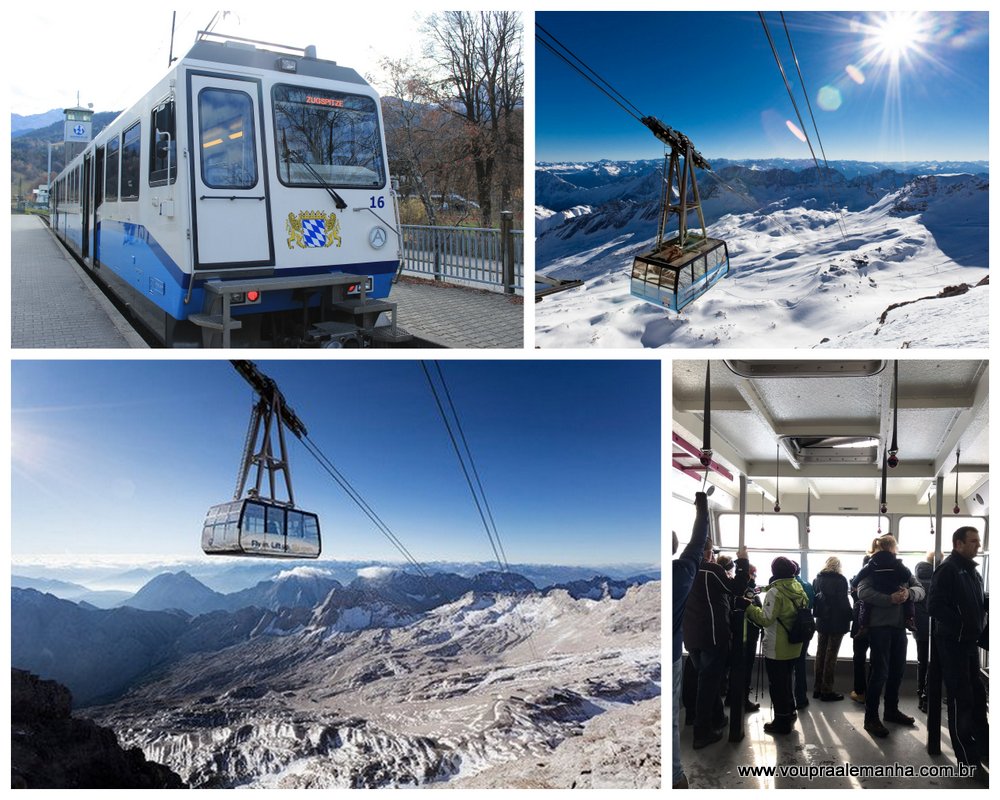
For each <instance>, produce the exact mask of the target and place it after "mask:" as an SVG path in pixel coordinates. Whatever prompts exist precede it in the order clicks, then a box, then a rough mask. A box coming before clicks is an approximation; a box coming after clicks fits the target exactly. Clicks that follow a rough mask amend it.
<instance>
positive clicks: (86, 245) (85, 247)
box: [80, 153, 94, 260]
mask: <svg viewBox="0 0 1000 800" xmlns="http://www.w3.org/2000/svg"><path fill="white" fill-rule="evenodd" d="M93 180H94V171H93V162H92V161H91V156H90V153H87V155H85V156H84V157H83V185H82V186H81V187H80V203H81V208H80V210H81V211H82V212H83V213H82V217H83V220H82V225H83V239H82V241H81V243H80V255H81V256H82V257H83V258H84V260H86V259H88V258H90V231H91V224H90V211H91V208H92V204H91V202H90V187H91V185H92V184H93Z"/></svg>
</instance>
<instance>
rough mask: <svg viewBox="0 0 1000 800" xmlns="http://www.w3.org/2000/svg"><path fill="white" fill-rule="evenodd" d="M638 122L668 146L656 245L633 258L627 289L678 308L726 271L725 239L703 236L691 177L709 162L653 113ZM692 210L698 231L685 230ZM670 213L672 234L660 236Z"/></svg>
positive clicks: (704, 229) (698, 200) (695, 182)
mask: <svg viewBox="0 0 1000 800" xmlns="http://www.w3.org/2000/svg"><path fill="white" fill-rule="evenodd" d="M641 121H642V124H643V125H645V126H646V127H647V128H649V130H650V131H652V133H653V135H654V136H655V137H656V138H657V139H659V140H660V141H661V142H663V143H664V144H665V145H667V147H669V148H670V149H669V150H668V151H667V152H666V153H664V161H663V188H662V194H661V196H660V214H659V224H658V226H657V230H656V244H655V245H654V247H653V249H652V250H650V251H648V252H646V253H641V254H640V255H637V256H636V257H635V259H634V260H633V262H632V287H631V290H632V294H633V295H634V296H635V297H639V298H641V299H643V300H648V301H650V302H653V303H657V304H658V305H661V306H664V307H666V308H669V309H671V310H672V311H680V310H681V309H682V308H684V306H686V305H687V304H688V303H690V302H691V301H692V300H694V299H696V298H697V297H700V296H701V295H702V294H704V293H705V292H707V291H708V290H709V289H710V288H711V287H712V286H713V285H714V284H715V283H716V282H717V281H719V280H721V279H722V278H724V277H725V276H726V275H727V274H728V273H729V249H728V248H727V247H726V243H725V241H723V240H722V239H714V238H712V237H710V236H709V235H708V228H707V226H706V225H705V215H704V213H703V212H702V209H701V193H700V192H699V191H698V179H697V177H696V175H695V168H698V169H701V170H704V171H705V172H709V173H710V172H711V171H712V166H711V164H709V163H708V161H706V160H705V158H704V156H702V154H701V153H699V152H698V151H697V150H696V149H695V147H694V144H693V143H692V142H691V140H690V139H689V138H688V137H687V136H685V135H684V134H683V133H681V132H680V131H677V130H674V129H673V128H671V127H669V126H667V125H664V124H663V123H662V122H661V121H660V120H659V119H657V118H656V117H643V118H642V120H641ZM675 197H676V198H677V199H676V201H675V199H674V198H675ZM692 213H693V214H695V215H697V217H698V223H699V225H700V227H701V233H700V234H698V233H695V232H692V231H689V230H688V215H689V214H692ZM671 216H676V217H677V235H676V236H674V237H673V238H671V239H666V238H665V237H666V234H667V229H668V227H669V224H670V219H671Z"/></svg>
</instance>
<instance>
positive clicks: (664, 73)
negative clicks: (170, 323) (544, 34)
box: [535, 11, 989, 161]
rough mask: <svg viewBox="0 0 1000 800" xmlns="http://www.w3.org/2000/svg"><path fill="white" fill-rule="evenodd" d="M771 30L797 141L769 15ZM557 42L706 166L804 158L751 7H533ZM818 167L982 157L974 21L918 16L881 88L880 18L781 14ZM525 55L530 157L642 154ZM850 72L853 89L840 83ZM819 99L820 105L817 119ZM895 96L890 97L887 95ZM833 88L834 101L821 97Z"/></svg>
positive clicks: (982, 30) (610, 119)
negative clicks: (531, 98)
mask: <svg viewBox="0 0 1000 800" xmlns="http://www.w3.org/2000/svg"><path fill="white" fill-rule="evenodd" d="M766 16H767V20H768V25H769V27H770V30H771V35H772V37H773V38H774V40H775V43H776V45H777V47H778V51H779V55H780V56H781V59H782V63H783V65H784V67H785V71H786V73H787V74H788V76H789V80H790V81H791V82H792V86H793V90H794V92H795V97H796V102H797V103H798V105H799V108H800V111H801V113H802V115H803V119H804V120H805V122H806V124H807V125H809V126H810V127H809V133H810V138H812V139H813V145H814V147H815V148H816V151H817V152H816V155H817V157H820V153H819V148H818V145H817V144H816V140H815V137H814V136H813V134H812V128H811V124H810V122H809V116H808V109H807V108H806V104H805V101H804V99H803V96H802V94H801V90H800V88H799V83H798V78H797V76H796V74H795V66H794V63H793V61H792V58H791V55H790V51H789V47H788V42H787V39H786V37H785V32H784V28H783V27H782V24H781V18H780V16H779V14H778V12H768V13H767V15H766ZM536 19H537V22H538V23H539V24H541V25H542V26H543V27H544V28H545V29H546V30H548V31H549V32H550V33H551V34H553V35H554V36H555V37H556V38H558V39H559V40H560V41H561V42H562V43H563V44H565V45H566V46H567V47H568V48H569V49H570V50H572V51H573V52H574V53H575V54H576V55H577V56H579V57H580V58H581V59H582V60H583V61H585V62H586V63H587V64H588V65H589V66H590V67H591V68H592V69H593V70H594V71H596V72H597V73H598V74H599V75H601V77H603V78H604V79H605V80H607V81H608V82H609V83H610V84H611V85H612V86H613V87H614V88H615V89H617V90H618V91H619V92H621V94H623V95H624V96H625V97H626V98H627V99H628V100H629V101H631V102H632V103H634V104H635V105H636V106H637V107H638V108H639V109H640V111H641V112H642V113H643V114H646V115H651V116H656V117H659V118H660V119H661V120H662V121H663V122H664V123H666V124H667V125H669V126H671V127H674V128H677V129H678V130H680V131H682V132H684V133H686V134H687V135H688V136H689V137H691V139H692V140H693V141H694V144H695V146H696V147H697V148H698V149H699V150H700V151H701V152H702V153H703V154H704V155H705V156H706V157H707V158H709V159H711V158H713V157H715V158H718V157H726V158H773V157H789V158H809V157H810V156H809V150H808V147H807V146H806V144H805V143H804V142H802V141H800V140H798V139H796V138H795V137H794V136H793V135H792V134H791V133H790V132H789V130H788V128H787V127H786V124H785V123H786V120H791V121H793V122H795V123H796V124H797V121H796V118H795V112H794V110H793V108H792V105H791V101H790V100H789V98H788V94H787V92H786V90H785V86H784V84H783V82H782V80H781V76H780V74H779V72H778V68H777V66H776V64H775V61H774V56H773V55H772V53H771V48H770V45H769V44H768V42H767V38H766V36H765V35H764V30H763V27H762V26H761V23H760V19H759V18H758V16H757V12H754V11H745V12H744V11H741V12H698V13H694V12H691V13H688V12H538V13H537V15H536ZM785 19H786V20H787V22H788V26H789V30H790V32H791V36H792V43H793V44H794V47H795V52H796V54H797V56H798V59H799V64H800V67H801V70H802V74H803V78H804V80H805V83H806V86H807V87H808V89H809V92H810V102H811V103H812V106H813V111H814V114H815V115H816V120H817V123H818V124H819V132H820V137H821V138H822V140H823V145H824V147H825V150H826V155H827V158H829V159H831V160H833V159H852V160H862V161H867V160H872V161H875V160H878V161H904V160H922V159H940V160H985V159H987V158H988V76H987V64H988V50H989V42H988V31H987V26H988V16H987V14H986V12H963V13H958V14H948V15H945V14H940V13H938V14H931V13H929V12H928V13H927V14H925V15H924V16H922V17H921V18H919V20H918V24H919V25H920V26H921V27H920V32H919V36H918V37H917V38H916V39H912V38H910V39H908V41H915V42H916V44H917V45H918V49H917V50H910V51H909V52H907V53H906V54H905V56H904V58H903V59H902V60H900V62H899V67H898V74H897V76H896V80H895V81H894V80H893V78H892V75H891V73H892V72H893V70H892V69H891V68H890V66H889V64H888V63H887V61H885V60H883V59H880V58H879V57H878V56H877V52H876V51H877V42H878V37H877V36H876V35H874V34H876V32H877V31H878V29H879V27H880V26H881V21H882V19H884V12H872V13H867V12H851V13H847V12H836V13H829V12H785ZM535 53H536V102H537V111H536V159H537V160H538V161H562V160H596V159H600V158H608V159H623V160H627V159H641V158H655V157H657V156H659V155H661V154H662V150H663V148H662V146H661V145H660V144H659V142H658V141H657V140H656V139H655V138H653V135H652V134H651V133H650V132H649V131H648V130H646V128H645V127H643V126H642V125H641V124H640V123H639V122H638V121H636V120H634V119H633V118H632V117H630V116H628V115H627V114H626V113H625V112H624V111H622V110H621V109H620V108H619V107H618V106H617V105H615V104H614V103H613V102H612V101H611V100H610V99H608V98H607V97H606V96H605V95H603V94H601V93H600V92H599V91H598V90H597V89H595V88H594V87H593V86H592V85H591V84H589V83H587V82H585V81H584V80H583V78H581V77H580V76H579V75H578V74H577V73H576V72H574V71H572V70H571V69H570V68H569V67H568V66H566V64H565V63H563V62H562V61H561V60H559V59H557V58H556V57H555V56H553V55H551V54H550V53H549V51H548V50H547V49H545V48H544V47H542V46H541V45H539V44H537V43H536V45H535ZM848 65H853V66H859V65H860V69H861V73H862V75H863V77H864V83H863V84H859V83H857V82H856V81H855V80H854V79H852V78H851V77H850V75H849V74H848V72H847V71H846V68H847V67H848ZM823 87H828V90H827V91H826V92H824V99H826V100H832V102H828V103H827V105H828V106H833V105H838V103H837V95H838V94H839V106H838V107H837V108H836V109H835V110H834V109H832V108H830V109H828V110H824V109H823V108H822V104H821V102H820V97H819V92H820V90H821V88H823ZM894 87H895V88H894ZM830 89H832V90H834V91H835V92H836V93H837V94H834V93H832V92H830V91H829V90H830Z"/></svg>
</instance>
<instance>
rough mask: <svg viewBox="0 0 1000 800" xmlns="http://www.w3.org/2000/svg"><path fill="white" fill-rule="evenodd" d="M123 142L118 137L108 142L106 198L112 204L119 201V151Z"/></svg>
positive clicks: (105, 177)
mask: <svg viewBox="0 0 1000 800" xmlns="http://www.w3.org/2000/svg"><path fill="white" fill-rule="evenodd" d="M120 146H121V142H120V141H119V139H118V137H117V136H116V137H115V138H114V139H111V140H110V141H108V157H107V162H106V164H105V170H104V198H105V199H106V200H108V201H110V202H114V201H116V200H117V199H118V151H119V149H120Z"/></svg>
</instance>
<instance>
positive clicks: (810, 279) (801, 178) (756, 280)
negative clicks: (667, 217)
mask: <svg viewBox="0 0 1000 800" xmlns="http://www.w3.org/2000/svg"><path fill="white" fill-rule="evenodd" d="M871 166H873V167H874V166H879V165H871ZM938 166H940V165H938ZM855 171H856V172H859V173H860V174H856V175H855V177H851V178H848V177H846V176H845V175H844V174H842V173H839V172H836V171H827V170H823V171H822V172H820V171H817V170H816V169H815V167H811V166H810V167H809V168H807V169H801V170H792V169H788V168H786V167H785V166H781V167H773V166H772V165H768V166H767V167H766V168H764V167H762V166H756V168H751V167H748V166H746V165H744V164H738V165H725V166H722V167H721V168H717V172H718V174H719V176H720V178H721V181H715V180H711V179H707V178H705V179H701V180H700V181H699V186H700V188H701V194H702V201H703V208H704V211H705V215H706V221H707V222H708V224H709V235H710V236H714V237H717V238H720V239H724V240H726V242H727V244H728V248H729V256H730V274H729V276H728V277H727V278H726V279H725V280H723V281H721V282H720V283H719V284H718V285H716V286H715V287H714V288H713V289H712V290H711V291H710V292H708V293H707V294H706V295H704V296H703V297H702V298H700V299H698V300H696V301H695V302H694V303H692V304H691V305H690V306H688V307H687V308H686V309H684V310H682V312H680V313H675V312H669V311H666V310H664V309H661V308H659V307H657V306H654V305H651V304H647V303H645V302H643V301H641V300H639V299H637V298H633V297H631V295H630V291H629V290H630V287H629V271H630V268H631V264H632V259H633V258H634V256H635V255H636V254H638V253H641V252H645V251H647V250H649V249H650V248H651V247H652V245H653V234H655V230H656V224H657V222H656V220H657V213H658V206H659V194H658V186H659V179H658V177H656V176H655V175H653V174H650V175H649V176H647V177H648V178H649V179H650V183H649V184H641V186H643V187H645V190H643V189H639V188H637V187H638V186H640V184H638V183H636V181H642V180H643V178H641V177H637V176H634V175H633V176H632V177H631V178H630V180H631V181H632V183H626V182H617V181H613V182H610V183H607V184H604V185H603V186H596V187H591V186H587V187H577V191H576V192H575V193H565V194H564V195H562V196H560V198H559V202H560V204H563V203H565V204H567V205H566V206H565V207H566V208H575V209H583V208H586V209H589V213H574V214H565V212H562V213H563V216H564V220H563V221H562V222H560V223H557V222H556V219H558V217H557V214H556V213H555V212H552V213H550V212H551V209H546V208H540V209H536V216H537V217H540V218H541V219H542V220H543V222H542V224H541V225H540V227H539V233H538V234H537V240H536V249H535V250H536V259H537V263H538V270H539V272H540V273H541V274H545V275H549V276H551V277H555V278H562V279H574V280H583V281H585V284H584V286H582V287H579V288H576V289H570V290H567V291H564V292H560V293H557V294H552V295H549V296H548V297H546V298H545V299H544V300H543V301H542V302H540V303H539V304H538V305H537V307H536V312H535V313H536V340H537V343H538V344H539V345H540V346H542V347H579V346H607V347H661V346H683V347H703V346H723V347H762V346H764V347H774V346H778V347H782V346H796V347H875V346H881V347H953V346H962V347H977V346H978V347H985V346H987V345H988V326H987V324H986V321H987V319H988V313H987V308H988V292H989V289H988V280H986V281H984V279H985V278H987V276H988V262H989V259H988V227H989V226H988V209H989V181H988V178H987V177H986V176H985V175H984V174H982V173H980V174H968V173H960V174H946V173H939V174H933V175H916V176H915V175H912V174H907V173H903V172H901V171H898V170H895V169H880V170H869V171H864V170H861V169H860V168H859V167H855ZM538 172H539V174H542V173H546V174H547V172H548V170H546V169H543V168H542V165H539V168H538ZM567 174H572V173H571V172H569V171H568V170H566V169H565V168H560V169H559V170H556V174H555V175H554V177H558V178H559V179H560V180H563V182H564V183H565V182H566V180H565V175H567ZM654 185H655V186H656V187H657V188H656V191H653V190H652V187H653V186H654ZM602 197H607V199H604V200H602V199H601V198H602ZM539 202H541V200H539ZM835 209H840V211H839V212H838V211H837V210H835ZM948 318H951V319H952V320H953V321H952V323H951V324H948V325H943V324H941V323H942V322H943V321H944V320H945V319H948ZM876 337H877V338H876Z"/></svg>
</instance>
